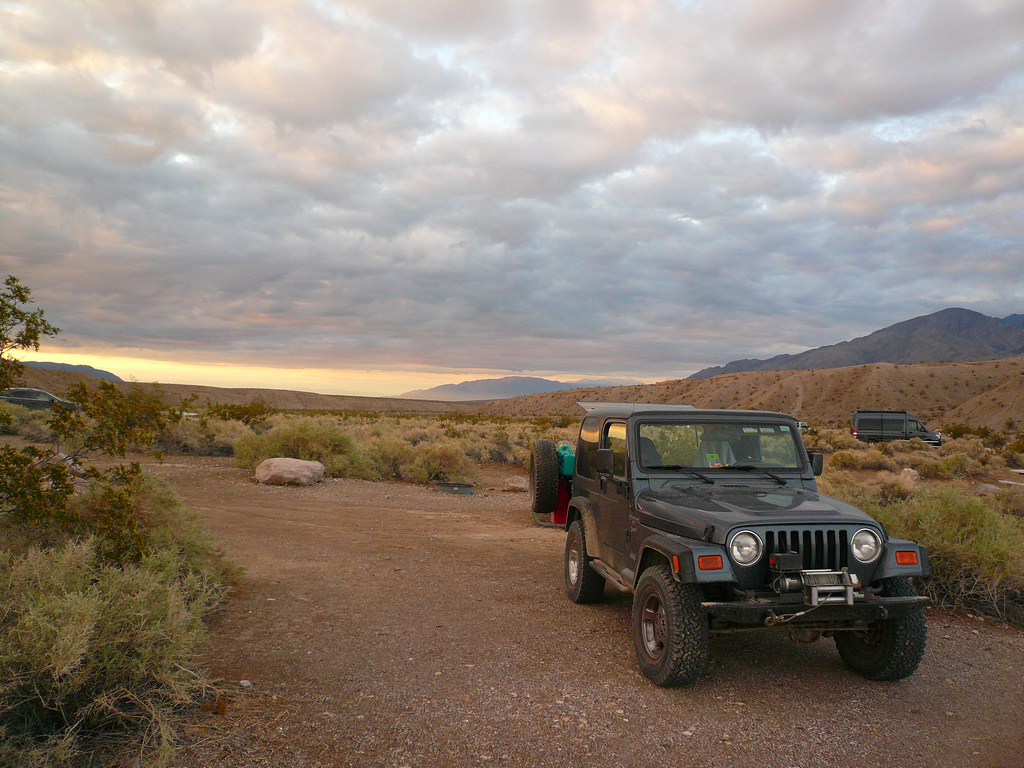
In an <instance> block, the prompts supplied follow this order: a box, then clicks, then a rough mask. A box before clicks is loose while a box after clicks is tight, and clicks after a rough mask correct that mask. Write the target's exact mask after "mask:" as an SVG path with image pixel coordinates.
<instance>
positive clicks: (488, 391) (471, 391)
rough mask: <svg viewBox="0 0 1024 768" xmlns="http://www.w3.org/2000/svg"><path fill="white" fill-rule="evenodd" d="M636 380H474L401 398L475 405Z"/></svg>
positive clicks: (531, 377) (616, 384) (514, 378)
mask: <svg viewBox="0 0 1024 768" xmlns="http://www.w3.org/2000/svg"><path fill="white" fill-rule="evenodd" d="M640 383H641V382H639V381H636V380H635V379H581V380H580V381H557V380H555V379H543V378H539V377H536V376H502V377H500V378H496V379H474V380H473V381H463V382H461V383H459V384H441V385H439V386H436V387H431V388H430V389H414V390H412V391H410V392H404V393H402V394H401V395H399V397H401V398H406V399H410V400H440V401H442V402H472V401H477V400H502V399H505V398H509V397H523V396H525V395H536V394H542V393H544V392H561V391H563V390H566V389H580V388H581V387H595V386H623V385H635V384H640Z"/></svg>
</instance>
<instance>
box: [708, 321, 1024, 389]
mask: <svg viewBox="0 0 1024 768" xmlns="http://www.w3.org/2000/svg"><path fill="white" fill-rule="evenodd" d="M1019 355H1024V315H1009V316H1008V317H1005V318H1002V319H1000V318H994V317H989V316H988V315H984V314H982V313H980V312H975V311H973V310H970V309H963V308H960V307H950V308H947V309H942V310H939V311H938V312H933V313H932V314H930V315H922V316H920V317H915V318H911V319H910V320H904V321H902V322H899V323H895V324H894V325H890V326H887V327H885V328H882V329H880V330H877V331H875V332H873V333H870V334H868V335H867V336H860V337H858V338H855V339H851V340H850V341H842V342H839V343H838V344H830V345H827V346H823V347H817V348H815V349H809V350H807V351H805V352H800V353H799V354H795V355H776V356H775V357H771V358H767V359H764V360H761V359H751V358H747V359H742V360H733V361H732V362H729V363H726V364H725V365H723V366H712V367H709V368H704V369H702V370H700V371H697V373H694V374H692V375H691V376H689V377H688V378H690V379H707V378H711V377H713V376H720V375H722V374H728V373H743V372H750V371H801V370H823V369H829V368H845V367H847V366H851V365H870V364H872V363H893V364H897V365H914V364H917V363H939V362H970V361H979V360H992V359H1000V358H1009V357H1017V356H1019Z"/></svg>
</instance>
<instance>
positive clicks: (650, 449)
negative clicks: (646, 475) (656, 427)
mask: <svg viewBox="0 0 1024 768" xmlns="http://www.w3.org/2000/svg"><path fill="white" fill-rule="evenodd" d="M640 463H641V464H642V465H643V466H645V467H658V466H661V464H662V461H661V454H660V453H659V452H658V446H656V445H655V444H654V441H653V440H651V438H649V437H641V438H640Z"/></svg>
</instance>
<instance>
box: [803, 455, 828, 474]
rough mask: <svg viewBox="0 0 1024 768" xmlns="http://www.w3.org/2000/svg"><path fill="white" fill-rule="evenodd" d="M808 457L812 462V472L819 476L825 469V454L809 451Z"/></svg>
mask: <svg viewBox="0 0 1024 768" xmlns="http://www.w3.org/2000/svg"><path fill="white" fill-rule="evenodd" d="M807 459H808V461H810V462H811V472H813V473H814V476H815V477H817V476H818V475H820V474H821V473H822V472H823V471H824V469H825V455H824V454H822V453H818V452H817V451H808V452H807Z"/></svg>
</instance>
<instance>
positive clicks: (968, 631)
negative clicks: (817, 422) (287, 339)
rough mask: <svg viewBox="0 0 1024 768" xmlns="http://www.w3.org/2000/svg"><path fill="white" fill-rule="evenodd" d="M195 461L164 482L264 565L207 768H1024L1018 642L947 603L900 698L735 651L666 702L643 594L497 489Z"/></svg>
mask: <svg viewBox="0 0 1024 768" xmlns="http://www.w3.org/2000/svg"><path fill="white" fill-rule="evenodd" d="M175 461H177V462H178V463H167V464H163V465H159V466H156V465H155V466H153V467H152V470H153V471H154V472H155V473H156V474H158V475H161V476H163V477H165V478H166V479H168V480H169V481H170V482H171V483H172V484H173V485H174V486H175V487H176V489H177V490H178V492H179V494H180V495H181V497H182V498H183V500H184V501H185V503H186V505H187V506H188V507H189V508H190V509H192V510H193V511H195V512H197V513H198V514H199V515H200V516H201V517H202V518H203V520H204V522H205V525H206V527H207V529H208V530H209V531H210V533H211V534H212V535H213V537H214V538H215V539H216V540H217V541H218V542H219V543H220V544H221V545H222V546H223V547H224V549H225V550H226V551H227V553H228V555H229V556H230V557H231V558H232V559H233V560H235V561H236V562H237V563H238V564H240V565H242V566H243V567H244V568H245V569H246V573H245V575H244V577H243V578H242V580H241V583H240V585H239V587H238V588H237V590H236V591H235V592H234V594H233V595H232V597H231V598H230V600H229V601H228V602H227V604H226V606H225V607H224V608H223V609H222V610H221V611H220V612H219V613H218V614H217V615H216V616H215V617H214V619H213V621H212V625H211V642H210V645H209V649H208V653H207V658H206V659H205V660H204V661H205V663H206V665H207V666H208V668H209V669H210V670H211V671H212V673H213V674H214V675H215V676H217V677H219V678H222V679H223V687H224V689H225V690H226V691H227V694H228V706H227V709H226V712H224V713H223V714H217V713H214V712H210V713H208V714H205V715H203V716H202V717H201V718H199V719H198V720H197V721H196V722H195V723H194V724H192V725H190V726H188V727H186V728H185V736H186V737H187V738H188V739H191V740H192V742H193V743H192V744H191V746H189V747H188V748H187V749H185V750H184V752H183V755H182V761H183V764H184V765H186V766H193V767H195V768H198V766H246V767H255V766H271V765H273V766H294V767H295V768H303V767H304V766H360V767H362V766H367V767H373V766H386V767H387V768H401V766H409V767H410V768H420V767H421V766H623V767H630V768H632V767H634V766H663V765H664V766H676V767H679V766H723V765H729V766H759V767H762V768H774V767H775V766H778V767H779V768H791V767H793V766H800V767H801V768H813V767H817V766H826V765H828V766H864V767H867V766H885V768H891V767H892V766H894V765H922V766H938V765H942V766H945V767H947V768H955V767H956V766H971V767H972V768H973V767H974V766H991V767H996V766H998V767H999V768H1016V767H1018V766H1024V717H1022V715H1024V694H1022V691H1021V681H1022V675H1021V670H1022V668H1024V633H1022V632H1021V631H1019V630H1016V629H1010V628H1006V627H1003V626H1000V625H994V624H992V623H990V622H986V621H981V620H978V619H974V618H971V617H969V616H954V615H951V614H949V613H946V612H943V611H938V610H932V609H930V610H929V614H928V632H929V645H928V652H927V655H926V656H925V659H924V662H923V664H922V665H921V668H920V670H919V671H918V672H917V674H916V675H914V676H913V677H911V678H910V679H908V680H905V681H903V682H900V683H889V684H880V683H871V682H867V681H865V680H863V679H861V678H859V677H857V676H856V675H854V674H853V673H851V672H849V671H848V670H847V669H846V668H845V667H844V666H843V664H842V662H841V661H840V659H839V656H838V654H837V653H836V650H835V646H834V645H833V643H832V642H831V641H829V640H820V641H818V642H817V643H814V644H812V645H798V644H796V643H794V642H792V641H790V640H788V639H787V638H786V637H784V636H781V635H774V634H767V633H757V634H736V635H728V636H719V637H716V638H713V639H712V644H711V656H710V662H709V665H708V669H707V672H706V674H705V676H704V677H703V678H702V679H701V680H700V681H699V682H698V683H697V684H696V685H695V686H693V687H691V688H686V689H661V688H658V687H656V686H654V685H652V684H651V683H649V682H648V681H647V680H646V678H644V677H643V676H642V675H641V674H640V672H639V671H638V669H637V666H636V663H635V659H634V656H633V647H632V641H631V639H630V635H629V611H630V598H629V596H627V595H624V594H621V593H618V592H614V591H612V590H611V589H609V590H608V592H607V593H606V598H605V601H604V602H603V603H602V604H599V605H594V606H577V605H574V604H572V603H570V602H569V600H568V599H567V598H566V597H565V595H564V592H563V586H562V570H561V569H562V547H563V542H564V534H563V533H562V532H561V531H558V530H553V529H543V528H538V527H536V526H533V525H532V524H531V521H530V516H529V512H528V507H527V502H526V497H525V495H523V494H509V493H503V492H502V491H501V490H500V488H501V480H502V478H501V476H500V475H491V476H487V477H485V479H484V482H483V483H482V487H481V488H478V492H477V494H476V495H474V496H453V495H450V494H443V493H440V492H438V491H435V490H433V489H427V488H420V487H413V486H408V485H399V484H385V483H370V482H361V481H350V480H331V481H327V482H324V483H321V484H319V485H317V486H314V487H311V488H278V487H262V486H258V485H256V484H255V483H254V482H253V481H252V480H251V479H250V473H248V472H245V471H243V470H239V469H235V468H232V467H231V466H230V464H229V462H228V461H226V460H215V459H196V460H180V459H175ZM243 680H245V681H248V682H249V683H250V686H249V687H243V685H241V681H243Z"/></svg>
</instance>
